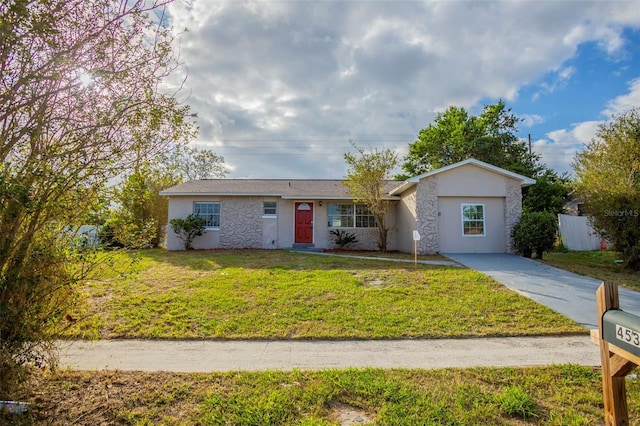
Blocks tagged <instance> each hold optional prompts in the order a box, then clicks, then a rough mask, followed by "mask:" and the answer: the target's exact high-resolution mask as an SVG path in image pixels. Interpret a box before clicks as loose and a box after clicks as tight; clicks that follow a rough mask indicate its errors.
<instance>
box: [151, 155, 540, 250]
mask: <svg viewBox="0 0 640 426" xmlns="http://www.w3.org/2000/svg"><path fill="white" fill-rule="evenodd" d="M534 182H535V181H534V180H533V179H530V178H528V177H525V176H521V175H519V174H516V173H513V172H510V171H508V170H504V169H501V168H499V167H496V166H493V165H491V164H487V163H484V162H482V161H479V160H476V159H473V158H470V159H468V160H465V161H461V162H459V163H456V164H452V165H450V166H447V167H443V168H441V169H438V170H433V171H430V172H428V173H424V174H422V175H419V176H415V177H413V178H411V179H408V180H406V181H387V182H386V183H385V192H386V194H387V198H388V199H389V200H391V202H392V205H391V208H390V210H389V212H388V214H387V217H386V218H385V220H386V224H387V227H388V228H389V235H388V246H387V249H388V250H398V251H401V252H408V253H412V252H413V250H414V231H417V232H418V234H419V236H420V239H419V240H418V241H417V243H418V252H419V253H420V254H433V253H505V252H511V251H513V249H512V244H511V229H512V228H513V226H514V225H515V223H516V222H517V221H518V220H519V218H520V214H521V212H522V191H521V189H522V187H524V186H527V185H531V184H533V183H534ZM160 194H161V195H165V196H167V197H169V220H171V219H173V218H184V217H186V216H188V215H189V214H191V213H197V214H199V215H200V216H202V217H203V218H204V219H205V220H206V232H205V234H204V235H202V236H200V237H197V238H196V239H195V241H194V243H193V247H194V248H196V249H215V248H225V249H231V248H261V249H277V248H280V249H286V248H292V247H315V248H323V249H330V248H333V247H335V245H334V242H333V239H332V235H331V234H330V232H331V231H332V230H334V229H340V230H345V231H347V232H350V233H353V234H355V235H356V237H357V239H358V243H357V244H356V245H354V246H353V248H354V249H363V250H375V249H377V245H376V241H377V240H376V233H377V229H376V228H375V227H376V223H375V220H374V218H373V216H372V215H371V214H370V213H369V211H368V209H367V208H366V206H365V205H363V204H361V203H357V202H355V201H354V199H353V197H352V196H351V195H350V193H349V191H348V189H347V187H346V186H344V185H343V181H342V180H324V179H320V180H318V179H313V180H312V179H309V180H301V179H291V180H289V179H204V180H196V181H190V182H185V183H183V184H180V185H177V186H174V187H172V188H168V189H166V190H164V191H162V192H160ZM183 248H184V245H183V242H182V241H181V240H180V239H179V238H178V237H177V236H176V235H175V233H174V232H173V231H172V230H171V229H168V232H167V249H168V250H182V249H183Z"/></svg>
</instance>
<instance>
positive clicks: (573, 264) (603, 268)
mask: <svg viewBox="0 0 640 426" xmlns="http://www.w3.org/2000/svg"><path fill="white" fill-rule="evenodd" d="M616 260H620V255H619V254H618V253H616V252H614V251H570V252H567V253H559V252H551V253H546V254H545V255H544V260H543V262H545V263H548V264H549V265H552V266H555V267H558V268H562V269H566V270H567V271H571V272H575V273H576V274H580V275H586V276H587V277H592V278H596V279H598V280H602V281H613V282H615V283H617V284H618V285H620V286H623V287H627V288H630V289H632V290H640V272H638V271H631V270H628V269H624V268H623V265H622V264H621V263H620V262H616Z"/></svg>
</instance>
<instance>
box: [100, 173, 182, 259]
mask: <svg viewBox="0 0 640 426" xmlns="http://www.w3.org/2000/svg"><path fill="white" fill-rule="evenodd" d="M180 182H181V177H180V176H179V175H177V174H175V173H169V172H168V171H167V170H166V169H161V168H158V167H152V166H143V167H139V168H138V169H136V170H134V171H133V173H131V174H129V175H128V176H126V178H125V179H124V180H123V181H122V182H120V184H119V185H117V186H116V187H115V188H114V191H113V192H114V201H115V203H116V205H117V208H116V209H114V210H113V211H112V212H111V217H110V219H109V220H108V221H107V223H106V227H107V229H108V230H109V231H110V232H112V234H113V235H112V236H110V237H111V238H113V240H114V242H116V243H118V244H119V245H121V246H124V247H127V248H149V247H158V246H159V245H160V243H162V242H164V237H165V233H166V226H167V222H168V213H169V202H168V200H167V197H163V196H161V195H160V194H159V192H160V191H162V190H163V189H166V188H169V187H171V186H174V185H177V184H178V183H180Z"/></svg>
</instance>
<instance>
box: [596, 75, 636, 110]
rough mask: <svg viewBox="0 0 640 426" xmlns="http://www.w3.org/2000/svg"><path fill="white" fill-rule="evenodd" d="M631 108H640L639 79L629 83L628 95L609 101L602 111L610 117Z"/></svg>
mask: <svg viewBox="0 0 640 426" xmlns="http://www.w3.org/2000/svg"><path fill="white" fill-rule="evenodd" d="M632 107H640V77H638V78H636V79H635V80H632V81H631V82H629V93H626V94H624V95H620V96H618V97H617V98H615V99H613V100H611V101H610V102H609V103H608V104H607V108H606V109H605V110H604V114H606V115H607V116H609V117H611V116H613V115H615V114H620V113H621V112H623V111H625V110H628V109H630V108H632Z"/></svg>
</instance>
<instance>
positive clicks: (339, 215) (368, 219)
mask: <svg viewBox="0 0 640 426" xmlns="http://www.w3.org/2000/svg"><path fill="white" fill-rule="evenodd" d="M327 219H328V225H329V228H375V227H376V226H377V225H376V218H375V216H373V214H371V212H370V211H369V209H368V208H367V206H366V205H364V204H329V205H328V206H327Z"/></svg>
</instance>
